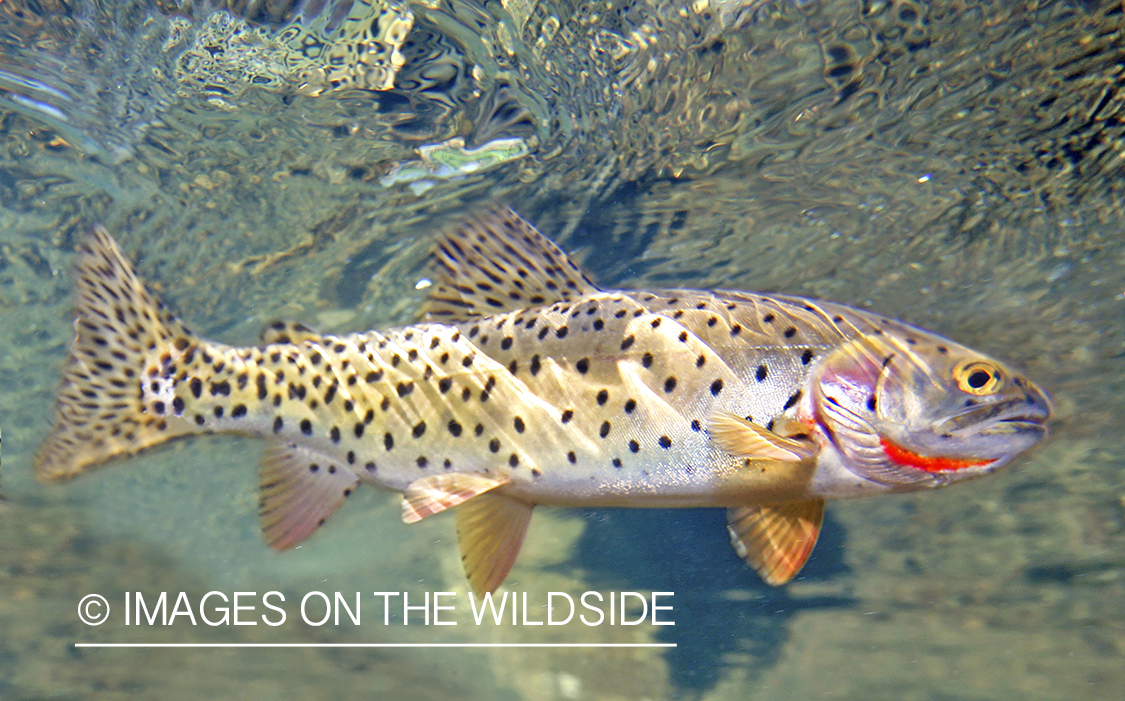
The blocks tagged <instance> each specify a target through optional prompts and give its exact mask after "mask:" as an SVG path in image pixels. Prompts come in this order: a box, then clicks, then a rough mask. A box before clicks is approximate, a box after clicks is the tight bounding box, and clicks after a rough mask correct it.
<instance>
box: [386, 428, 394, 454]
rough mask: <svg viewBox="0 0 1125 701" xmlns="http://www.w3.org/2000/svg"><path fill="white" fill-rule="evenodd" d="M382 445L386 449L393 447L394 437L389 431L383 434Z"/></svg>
mask: <svg viewBox="0 0 1125 701" xmlns="http://www.w3.org/2000/svg"><path fill="white" fill-rule="evenodd" d="M383 447H384V448H386V449H387V450H390V449H391V448H394V447H395V437H394V436H392V435H391V432H390V431H387V432H386V433H384V434H383Z"/></svg>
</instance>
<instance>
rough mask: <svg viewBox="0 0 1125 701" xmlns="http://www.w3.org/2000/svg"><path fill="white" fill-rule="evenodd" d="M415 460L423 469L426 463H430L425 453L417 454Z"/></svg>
mask: <svg viewBox="0 0 1125 701" xmlns="http://www.w3.org/2000/svg"><path fill="white" fill-rule="evenodd" d="M417 462H418V467H420V468H422V469H425V467H426V465H429V464H430V461H429V460H427V459H426V456H425V455H419V456H418V461H417Z"/></svg>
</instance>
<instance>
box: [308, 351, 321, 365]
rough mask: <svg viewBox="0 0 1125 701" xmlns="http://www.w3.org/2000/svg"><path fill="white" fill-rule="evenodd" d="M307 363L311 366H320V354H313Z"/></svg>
mask: <svg viewBox="0 0 1125 701" xmlns="http://www.w3.org/2000/svg"><path fill="white" fill-rule="evenodd" d="M309 362H310V363H312V364H313V365H320V353H313V354H312V356H311V357H309Z"/></svg>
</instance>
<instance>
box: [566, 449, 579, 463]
mask: <svg viewBox="0 0 1125 701" xmlns="http://www.w3.org/2000/svg"><path fill="white" fill-rule="evenodd" d="M566 459H567V460H568V461H570V464H571V465H573V464H574V463H576V462H578V456H577V455H575V454H574V451H573V450H572V451H570V452H569V453H567V454H566Z"/></svg>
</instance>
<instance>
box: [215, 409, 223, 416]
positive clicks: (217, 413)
mask: <svg viewBox="0 0 1125 701" xmlns="http://www.w3.org/2000/svg"><path fill="white" fill-rule="evenodd" d="M215 418H216V419H221V418H223V408H222V407H221V406H217V407H215Z"/></svg>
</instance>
